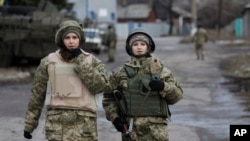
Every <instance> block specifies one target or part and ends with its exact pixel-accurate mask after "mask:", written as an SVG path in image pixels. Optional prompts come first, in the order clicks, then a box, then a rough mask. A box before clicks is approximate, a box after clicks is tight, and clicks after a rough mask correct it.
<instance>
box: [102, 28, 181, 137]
mask: <svg viewBox="0 0 250 141" xmlns="http://www.w3.org/2000/svg"><path fill="white" fill-rule="evenodd" d="M154 50H155V43H154V41H153V39H152V37H151V36H150V34H149V33H148V32H147V31H146V30H145V29H143V28H137V29H134V30H132V32H131V33H130V34H129V35H128V37H127V40H126V52H127V54H128V55H129V56H131V60H130V61H128V62H126V63H125V64H124V66H122V67H119V68H117V69H116V70H115V71H114V72H113V73H112V74H111V76H110V85H111V88H112V89H111V90H110V91H106V92H105V93H104V98H103V108H104V110H105V113H106V118H107V119H108V120H109V121H111V122H112V123H113V125H114V126H115V128H116V129H117V131H119V132H121V133H122V139H123V141H126V140H127V139H128V138H129V139H130V140H132V141H145V140H152V141H168V133H167V124H168V119H169V118H170V116H171V113H170V111H169V108H168V105H173V104H175V103H177V102H178V101H179V100H181V99H182V93H183V92H182V89H181V87H180V84H179V82H178V81H177V80H176V79H175V77H174V76H173V73H172V72H171V71H170V70H169V69H168V68H166V67H164V65H163V64H162V63H161V61H160V60H159V58H156V57H153V56H152V53H153V52H154Z"/></svg>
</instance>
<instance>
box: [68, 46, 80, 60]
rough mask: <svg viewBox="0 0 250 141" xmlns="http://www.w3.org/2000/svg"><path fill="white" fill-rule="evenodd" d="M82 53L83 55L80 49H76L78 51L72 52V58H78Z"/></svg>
mask: <svg viewBox="0 0 250 141" xmlns="http://www.w3.org/2000/svg"><path fill="white" fill-rule="evenodd" d="M81 53H82V51H81V49H80V48H76V49H73V50H70V54H71V56H72V58H75V57H77V56H78V55H80V54H81Z"/></svg>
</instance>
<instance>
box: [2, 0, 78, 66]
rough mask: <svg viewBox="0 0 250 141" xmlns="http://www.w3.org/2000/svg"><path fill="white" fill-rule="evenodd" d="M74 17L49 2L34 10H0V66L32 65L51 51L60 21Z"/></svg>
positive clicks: (20, 8) (3, 7)
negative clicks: (62, 12) (63, 12)
mask: <svg viewBox="0 0 250 141" xmlns="http://www.w3.org/2000/svg"><path fill="white" fill-rule="evenodd" d="M66 19H75V18H74V17H70V16H65V15H63V14H61V13H60V12H59V11H58V10H57V8H56V7H55V6H54V5H53V4H52V3H51V2H49V1H46V0H41V1H40V3H39V5H38V6H37V7H27V6H25V7H22V6H1V7H0V67H9V66H12V65H13V64H17V63H18V64H20V63H26V64H29V63H34V62H37V63H38V62H39V61H40V59H41V58H42V57H44V56H46V55H47V54H48V53H50V52H52V51H55V50H56V49H57V47H56V46H55V42H54V41H55V39H54V36H55V32H56V29H57V26H58V24H59V23H60V22H62V21H63V20H66Z"/></svg>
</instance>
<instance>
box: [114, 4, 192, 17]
mask: <svg viewBox="0 0 250 141" xmlns="http://www.w3.org/2000/svg"><path fill="white" fill-rule="evenodd" d="M126 2H127V4H126V5H121V4H119V3H118V5H117V16H118V18H120V19H138V18H139V19H140V18H147V17H148V16H149V13H150V11H151V10H152V7H151V6H150V5H149V2H148V1H144V2H142V1H140V3H139V1H137V2H138V3H132V1H129V0H128V1H126ZM129 2H130V3H129ZM128 3H129V4H128ZM167 7H168V6H167V5H163V4H162V3H161V2H159V1H154V3H153V8H154V10H155V13H156V18H157V19H161V20H166V19H168V17H169V14H168V13H169V11H168V8H167ZM172 11H173V12H174V13H175V14H177V15H178V16H179V15H181V16H182V17H184V18H191V17H192V14H191V13H190V12H188V11H186V10H184V9H183V8H181V7H179V6H177V5H173V6H172Z"/></svg>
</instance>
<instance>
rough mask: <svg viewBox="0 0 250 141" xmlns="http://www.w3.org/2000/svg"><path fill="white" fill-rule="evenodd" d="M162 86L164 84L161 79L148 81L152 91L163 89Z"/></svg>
mask: <svg viewBox="0 0 250 141" xmlns="http://www.w3.org/2000/svg"><path fill="white" fill-rule="evenodd" d="M164 86H165V84H164V82H162V81H161V80H151V81H150V82H149V87H150V88H151V89H152V90H153V91H162V90H163V89H164Z"/></svg>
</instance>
